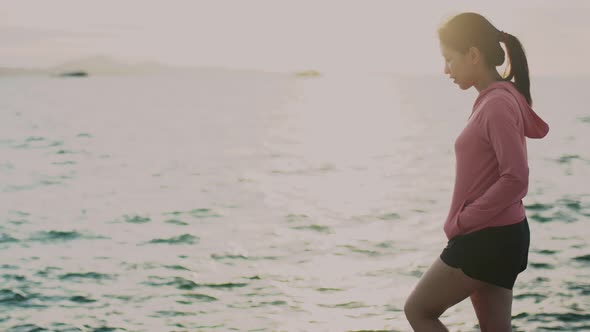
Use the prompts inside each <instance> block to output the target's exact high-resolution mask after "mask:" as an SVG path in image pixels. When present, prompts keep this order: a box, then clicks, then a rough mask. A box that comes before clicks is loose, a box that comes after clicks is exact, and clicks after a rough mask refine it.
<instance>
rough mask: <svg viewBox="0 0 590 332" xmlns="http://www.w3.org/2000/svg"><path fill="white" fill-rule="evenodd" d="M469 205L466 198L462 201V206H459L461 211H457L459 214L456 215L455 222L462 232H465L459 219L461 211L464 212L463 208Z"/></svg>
mask: <svg viewBox="0 0 590 332" xmlns="http://www.w3.org/2000/svg"><path fill="white" fill-rule="evenodd" d="M467 205H468V203H467V199H464V200H463V202H462V203H461V207H460V208H459V211H458V212H457V215H456V216H455V224H456V225H457V228H458V229H459V230H460V231H461V233H463V232H464V229H463V227H461V223H460V221H459V215H460V214H461V212H463V210H464V209H465V207H466V206H467Z"/></svg>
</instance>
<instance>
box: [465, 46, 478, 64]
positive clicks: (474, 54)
mask: <svg viewBox="0 0 590 332" xmlns="http://www.w3.org/2000/svg"><path fill="white" fill-rule="evenodd" d="M467 56H469V62H471V64H473V65H476V64H478V63H479V62H480V61H481V52H480V51H479V48H477V47H475V46H471V47H470V48H469V51H468V54H467Z"/></svg>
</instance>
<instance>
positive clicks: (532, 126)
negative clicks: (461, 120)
mask: <svg viewBox="0 0 590 332" xmlns="http://www.w3.org/2000/svg"><path fill="white" fill-rule="evenodd" d="M498 89H500V90H505V91H508V92H509V93H510V94H511V95H512V96H514V98H515V99H516V101H517V102H518V105H519V106H520V111H521V114H522V119H523V121H524V135H525V136H526V137H529V138H543V137H545V136H546V135H547V133H548V132H549V125H548V124H547V123H546V122H545V121H544V120H543V119H541V117H540V116H538V115H537V113H535V111H533V109H532V107H531V106H530V105H529V103H528V102H527V101H526V98H525V97H524V96H523V95H522V93H520V91H518V89H517V88H516V86H515V85H514V83H512V82H508V81H498V82H494V83H492V84H490V86H488V87H487V88H486V89H484V90H483V91H481V92H480V93H479V96H478V97H477V99H476V100H475V104H474V108H475V107H476V106H477V104H479V102H481V101H482V100H483V98H484V96H486V95H488V94H489V93H490V92H492V91H497V90H498Z"/></svg>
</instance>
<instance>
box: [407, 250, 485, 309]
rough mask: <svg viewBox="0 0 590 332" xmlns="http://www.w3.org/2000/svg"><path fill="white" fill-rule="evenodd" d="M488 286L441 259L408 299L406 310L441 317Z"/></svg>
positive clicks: (432, 265) (426, 273)
mask: <svg viewBox="0 0 590 332" xmlns="http://www.w3.org/2000/svg"><path fill="white" fill-rule="evenodd" d="M485 285H488V284H487V283H485V282H483V281H480V280H477V279H473V278H471V277H468V276H466V275H465V274H464V273H463V271H461V269H459V268H454V267H451V266H449V265H447V264H446V263H445V262H443V261H442V259H440V257H437V258H436V260H435V261H434V262H433V263H432V264H431V265H430V267H429V268H428V270H426V272H425V273H424V274H423V275H422V277H421V278H420V280H419V281H418V283H417V284H416V286H415V287H414V289H413V290H412V292H411V293H410V295H409V296H408V298H407V300H406V303H405V306H404V310H405V311H406V312H411V313H414V314H420V315H425V316H427V317H440V315H442V314H443V313H444V312H445V310H447V309H448V308H450V307H452V306H453V305H455V304H457V303H459V302H461V301H463V300H464V299H465V298H467V297H468V296H470V295H471V294H472V293H473V292H475V291H477V290H478V289H480V288H482V287H484V286H485Z"/></svg>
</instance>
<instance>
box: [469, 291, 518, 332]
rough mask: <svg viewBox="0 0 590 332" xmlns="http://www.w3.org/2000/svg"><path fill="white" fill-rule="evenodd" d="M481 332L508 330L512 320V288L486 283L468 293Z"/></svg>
mask: <svg viewBox="0 0 590 332" xmlns="http://www.w3.org/2000/svg"><path fill="white" fill-rule="evenodd" d="M470 297H471V303H472V304H473V309H474V310H475V314H476V316H477V320H478V321H479V326H480V328H481V330H482V332H487V331H510V329H511V325H512V324H511V320H512V290H510V289H507V288H504V287H499V286H496V285H487V286H485V287H482V288H480V289H478V290H477V291H475V292H474V293H473V294H471V295H470Z"/></svg>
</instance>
